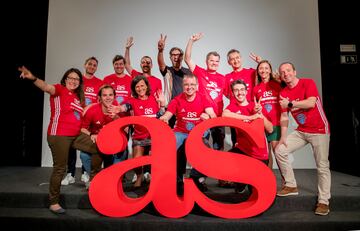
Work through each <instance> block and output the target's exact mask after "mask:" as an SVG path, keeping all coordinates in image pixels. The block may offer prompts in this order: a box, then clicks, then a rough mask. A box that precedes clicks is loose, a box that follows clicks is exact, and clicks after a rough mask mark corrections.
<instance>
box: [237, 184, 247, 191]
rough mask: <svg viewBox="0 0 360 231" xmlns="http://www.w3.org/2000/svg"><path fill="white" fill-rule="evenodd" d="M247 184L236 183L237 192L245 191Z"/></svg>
mask: <svg viewBox="0 0 360 231" xmlns="http://www.w3.org/2000/svg"><path fill="white" fill-rule="evenodd" d="M245 189H246V184H242V183H236V184H235V193H243V192H245Z"/></svg>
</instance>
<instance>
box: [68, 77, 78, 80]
mask: <svg viewBox="0 0 360 231" xmlns="http://www.w3.org/2000/svg"><path fill="white" fill-rule="evenodd" d="M66 79H67V80H72V81H80V79H79V78H73V77H66Z"/></svg>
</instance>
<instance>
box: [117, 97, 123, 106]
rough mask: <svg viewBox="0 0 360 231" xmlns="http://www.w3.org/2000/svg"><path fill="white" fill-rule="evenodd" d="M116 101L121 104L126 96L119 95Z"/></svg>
mask: <svg viewBox="0 0 360 231" xmlns="http://www.w3.org/2000/svg"><path fill="white" fill-rule="evenodd" d="M116 101H117V102H118V103H119V104H121V103H122V102H123V101H124V97H122V96H118V97H116Z"/></svg>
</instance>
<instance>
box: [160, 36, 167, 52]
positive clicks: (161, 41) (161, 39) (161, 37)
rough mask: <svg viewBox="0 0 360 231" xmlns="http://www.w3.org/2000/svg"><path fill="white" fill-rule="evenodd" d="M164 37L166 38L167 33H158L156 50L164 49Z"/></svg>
mask: <svg viewBox="0 0 360 231" xmlns="http://www.w3.org/2000/svg"><path fill="white" fill-rule="evenodd" d="M166 38H167V35H163V34H160V39H159V41H158V50H159V51H163V50H164V48H165V41H166Z"/></svg>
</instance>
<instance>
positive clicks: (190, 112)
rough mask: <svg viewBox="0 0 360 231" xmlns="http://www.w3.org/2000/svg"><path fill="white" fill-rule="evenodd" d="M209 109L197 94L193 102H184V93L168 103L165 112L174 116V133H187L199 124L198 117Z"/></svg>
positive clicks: (203, 98) (204, 100) (208, 104)
mask: <svg viewBox="0 0 360 231" xmlns="http://www.w3.org/2000/svg"><path fill="white" fill-rule="evenodd" d="M209 107H211V104H210V102H209V101H208V100H207V99H206V98H205V96H204V95H201V94H200V93H199V92H197V93H196V96H195V98H194V100H193V101H191V102H189V101H187V100H186V96H185V94H184V93H182V94H180V95H178V96H176V97H175V98H174V99H173V100H171V101H170V103H169V105H168V108H167V110H168V111H169V112H171V113H173V114H174V115H175V116H176V124H175V127H174V132H183V133H189V132H190V131H191V130H192V129H193V128H194V127H195V126H196V125H197V124H199V123H200V122H201V119H200V115H201V114H202V113H203V112H205V109H206V108H209Z"/></svg>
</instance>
